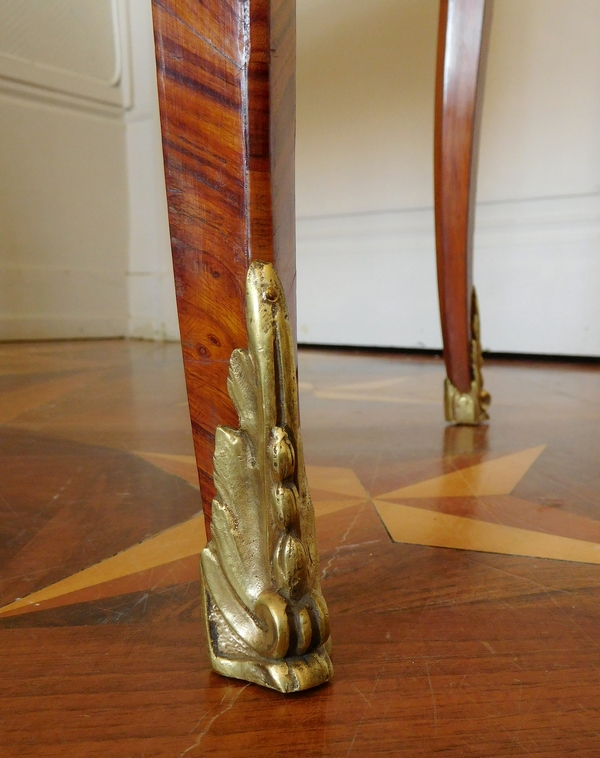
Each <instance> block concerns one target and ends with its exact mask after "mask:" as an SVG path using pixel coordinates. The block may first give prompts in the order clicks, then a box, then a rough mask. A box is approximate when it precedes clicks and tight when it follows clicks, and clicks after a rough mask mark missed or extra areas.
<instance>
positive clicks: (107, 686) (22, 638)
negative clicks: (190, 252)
mask: <svg viewBox="0 0 600 758" xmlns="http://www.w3.org/2000/svg"><path fill="white" fill-rule="evenodd" d="M0 367H1V371H0V409H5V408H7V407H8V408H11V409H14V412H13V414H12V416H11V417H10V418H9V419H6V418H5V420H4V421H3V423H2V424H1V425H0V453H1V455H0V495H1V498H0V530H1V531H0V535H1V539H0V578H1V579H2V583H3V588H4V591H3V594H2V598H3V600H6V599H7V598H8V599H14V597H15V596H21V595H23V594H24V593H26V592H27V591H29V590H32V589H36V588H40V587H42V586H45V585H46V584H47V583H48V582H50V581H54V580H56V579H58V578H60V577H65V576H69V575H71V574H72V573H73V572H75V571H78V570H79V569H81V568H83V567H85V566H89V565H91V564H94V563H96V562H97V561H99V560H102V559H103V558H105V557H107V556H109V555H112V554H113V553H115V552H117V551H119V550H122V549H125V548H127V547H128V546H131V545H135V544H136V543H137V542H139V541H140V540H143V539H146V538H151V537H152V535H154V534H156V533H157V532H159V531H161V530H163V529H164V528H165V527H169V526H172V525H174V524H177V523H181V522H183V521H185V520H187V519H189V518H190V516H192V515H193V514H194V512H196V510H197V505H198V492H197V490H196V489H194V488H193V487H192V486H191V485H190V484H189V483H188V481H187V480H186V479H185V478H182V477H181V476H178V475H176V474H175V473H169V472H168V471H165V470H163V469H161V468H160V467H158V466H156V465H152V464H151V462H150V461H149V460H148V459H149V458H150V457H151V456H150V454H151V453H152V454H157V453H159V454H165V455H173V456H178V457H181V456H191V455H192V453H193V446H192V439H191V435H190V432H189V423H188V420H187V410H186V408H185V385H184V378H183V368H182V364H181V352H180V349H179V346H178V345H175V344H167V345H161V344H153V343H144V342H140V341H133V342H127V341H113V342H85V341H82V342H77V343H65V342H62V343H38V344H31V345H28V344H16V345H0ZM443 374H444V367H443V364H442V362H441V361H440V360H437V359H433V358H424V359H419V358H407V357H402V356H394V355H391V356H385V355H381V354H377V355H366V354H359V353H356V352H354V353H347V354H343V353H339V352H337V353H327V352H325V351H300V379H301V409H302V419H303V436H304V447H305V454H306V457H307V463H308V464H309V470H310V469H311V468H313V467H321V471H322V474H321V475H320V476H319V477H318V479H317V481H318V488H317V487H315V488H313V497H314V499H315V501H316V502H317V503H318V502H319V501H320V500H322V499H323V498H325V499H329V500H330V501H331V503H334V502H335V503H337V502H338V501H339V499H340V498H342V499H343V498H344V497H348V496H350V497H352V498H354V497H357V496H359V495H360V492H361V491H362V489H361V487H360V486H355V483H356V482H361V483H362V486H363V487H364V489H366V490H367V492H368V493H369V494H370V495H371V496H372V497H373V498H377V497H380V496H381V495H382V493H386V492H390V491H392V490H396V489H398V488H400V487H409V486H412V485H415V484H418V483H419V482H422V481H424V480H428V479H431V478H432V477H436V476H441V475H444V474H449V475H452V474H454V473H455V472H457V471H461V470H464V469H466V468H468V467H472V466H474V465H478V464H482V463H484V462H485V461H493V460H499V459H500V458H502V457H504V456H507V455H513V454H516V453H518V452H520V451H523V450H528V449H531V448H534V447H539V446H542V445H545V446H546V447H545V448H544V451H543V452H542V453H540V455H539V456H538V457H537V458H536V459H535V461H534V462H533V463H532V465H531V466H530V468H529V469H528V470H527V471H526V472H525V473H524V475H523V476H522V477H521V479H520V480H519V482H518V483H517V484H516V486H515V488H514V490H513V492H512V493H511V497H514V498H515V499H517V502H515V500H510V501H509V500H508V496H502V497H491V498H486V497H473V496H465V497H457V498H446V499H444V498H440V499H437V500H436V501H435V502H433V501H426V502H422V503H421V504H420V507H423V508H426V509H427V511H430V510H431V509H432V508H435V509H440V510H441V511H443V512H450V511H452V512H455V513H459V514H461V515H469V516H470V517H472V518H473V519H482V520H484V521H486V522H487V523H494V522H496V521H497V522H498V523H510V524H514V525H519V526H522V527H525V528H528V529H542V527H543V528H545V529H549V531H550V533H560V534H565V529H564V528H563V525H562V524H563V523H570V524H571V527H570V528H572V527H573V526H575V527H577V531H575V532H573V533H572V534H571V536H574V537H578V536H582V535H585V532H580V531H579V527H578V526H577V525H578V524H582V523H583V520H584V519H589V520H592V521H594V523H595V529H593V530H592V529H590V530H589V531H588V532H587V535H586V536H587V538H588V539H596V538H597V536H596V535H597V533H598V528H599V527H598V525H600V480H599V473H598V452H599V450H598V448H599V443H598V428H599V425H600V367H599V366H598V365H597V364H596V365H593V364H592V365H590V364H588V365H581V364H580V365H577V364H571V365H569V364H565V363H558V364H552V363H541V362H537V361H536V362H524V361H523V362H508V361H498V360H490V361H489V362H488V363H487V377H486V378H487V379H488V382H489V385H490V387H491V389H492V391H493V392H494V395H495V398H496V400H497V410H496V416H495V423H494V426H493V428H492V427H488V426H487V425H482V426H480V427H477V428H470V427H466V428H461V427H449V428H445V427H444V425H443V423H442V421H441V419H440V417H439V386H440V381H441V380H442V378H443ZM34 389H35V392H34V391H33V390H34ZM134 451H140V453H142V455H140V456H138V455H136V454H135V452H134ZM144 455H145V456H146V458H144V457H143V456H144ZM155 460H157V461H158V460H159V458H158V457H155ZM344 469H348V470H351V471H352V472H354V479H349V480H348V481H341V479H342V476H341V472H343V470H344ZM182 473H183V472H182ZM344 491H345V494H344ZM331 503H330V504H331ZM411 504H412V505H417V501H416V500H412V501H411ZM507 504H508V505H509V508H508V509H507V508H506V505H507ZM507 519H508V521H507ZM544 524H545V527H544ZM542 530H543V529H542ZM317 533H318V539H319V549H320V555H321V570H322V574H323V591H324V593H325V596H326V599H327V602H328V604H329V608H330V612H331V618H332V630H333V644H334V648H333V660H334V665H335V677H334V679H333V681H332V682H331V684H329V685H327V686H325V687H322V688H320V689H316V690H312V691H310V692H306V693H302V694H300V695H297V696H292V697H286V696H283V695H279V694H278V693H275V692H270V691H267V690H264V689H261V688H259V687H255V686H253V685H249V686H247V685H245V684H244V683H239V682H235V681H231V680H227V679H224V678H222V677H219V676H217V675H215V674H212V673H211V672H210V671H209V667H208V656H207V654H206V649H205V640H204V631H203V623H202V619H201V616H200V601H199V596H198V595H199V586H198V582H197V573H196V575H195V576H191V575H190V573H188V572H189V570H190V568H191V567H190V566H189V562H187V563H185V565H184V564H183V563H182V564H180V565H179V567H178V570H174V573H173V576H172V582H173V583H172V584H171V585H168V584H167V583H166V581H165V579H164V578H163V580H162V581H160V582H157V581H156V578H155V577H152V578H151V579H150V581H149V582H148V581H146V580H147V577H146V573H148V572H141V573H140V574H138V575H133V576H130V577H128V578H127V581H120V582H119V583H118V585H119V586H118V587H117V586H112V587H111V586H108V587H107V586H105V587H104V588H103V592H101V593H100V592H96V593H95V592H90V597H88V598H87V599H84V598H83V594H82V595H80V596H78V598H76V599H78V600H79V602H76V603H74V604H69V605H65V606H63V607H55V608H45V609H39V610H36V609H35V608H34V609H32V610H30V612H29V613H25V614H23V615H18V616H13V617H8V618H2V616H1V615H0V682H1V686H2V698H0V755H1V756H2V758H5V757H6V758H17V757H18V758H23V757H25V758H58V757H59V756H60V758H62V757H63V756H68V758H90V757H91V758H123V756H126V757H127V758H149V757H152V758H174V757H177V758H179V756H187V757H188V758H194V757H195V756H204V755H209V756H216V757H217V758H235V757H237V756H248V758H270V757H271V756H281V757H282V758H283V757H284V756H286V757H287V756H289V755H290V754H292V755H297V756H301V757H302V758H313V756H332V757H333V756H335V757H336V758H338V756H339V757H340V758H342V757H345V756H350V758H363V757H364V756H399V755H401V756H422V757H423V758H429V756H432V755H437V754H440V755H448V756H452V757H454V756H457V757H458V756H472V757H473V758H498V757H499V756H540V758H541V757H542V756H543V757H544V758H554V757H555V756H560V757H561V758H562V756H582V757H583V756H585V758H587V757H588V756H590V758H591V757H592V756H596V755H598V754H599V753H600V728H599V727H598V724H599V723H600V673H599V672H600V567H599V566H597V565H588V564H585V563H571V562H568V561H552V560H542V559H536V558H524V557H515V556H513V555H500V554H485V553H480V552H476V551H471V550H452V549H444V548H435V547H426V546H418V545H406V544H401V543H393V542H392V541H391V540H390V537H389V535H388V533H387V532H386V530H385V528H384V525H383V524H382V522H381V520H380V519H379V517H378V516H377V513H376V511H375V509H374V507H373V505H372V503H371V502H370V501H369V499H368V498H367V499H366V500H363V502H362V503H359V504H356V505H352V506H350V507H344V508H343V509H342V510H338V511H336V512H331V513H326V512H325V515H321V516H318V518H317ZM157 557H158V558H160V556H157ZM186 561H188V559H186ZM196 572H197V562H196ZM116 584H117V583H115V585H116ZM136 585H137V586H138V587H139V589H136ZM111 592H113V593H114V592H118V593H119V594H116V595H115V594H113V595H112V596H111Z"/></svg>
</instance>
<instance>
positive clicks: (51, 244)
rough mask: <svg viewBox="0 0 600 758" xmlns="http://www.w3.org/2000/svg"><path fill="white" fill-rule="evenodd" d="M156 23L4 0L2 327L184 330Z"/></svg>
mask: <svg viewBox="0 0 600 758" xmlns="http://www.w3.org/2000/svg"><path fill="white" fill-rule="evenodd" d="M151 23H152V22H151V10H150V0H129V2H127V1H126V0H2V3H0V339H41V338H66V337H110V336H123V335H126V334H130V335H133V336H139V337H150V338H165V337H167V338H169V337H170V338H176V337H177V334H178V330H177V322H176V315H175V298H174V288H173V276H172V270H171V263H170V251H169V239H168V227H167V214H166V201H165V192H164V176H163V171H162V158H161V153H160V131H159V126H158V110H157V95H156V80H155V68H154V58H153V42H152V26H151Z"/></svg>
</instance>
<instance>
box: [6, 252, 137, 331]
mask: <svg viewBox="0 0 600 758" xmlns="http://www.w3.org/2000/svg"><path fill="white" fill-rule="evenodd" d="M126 304H127V290H126V280H125V273H124V272H122V273H121V274H119V273H118V272H114V274H113V275H107V274H106V273H105V272H102V271H95V270H89V269H73V268H59V267H52V266H43V265H38V266H25V265H24V266H17V265H9V264H4V265H0V339H2V340H27V339H69V338H79V337H122V336H124V335H125V334H126V333H127V305H126Z"/></svg>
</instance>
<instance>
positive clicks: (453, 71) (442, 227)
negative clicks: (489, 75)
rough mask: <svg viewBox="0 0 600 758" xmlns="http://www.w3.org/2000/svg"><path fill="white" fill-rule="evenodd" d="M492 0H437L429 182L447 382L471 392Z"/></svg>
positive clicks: (462, 390) (463, 390)
mask: <svg viewBox="0 0 600 758" xmlns="http://www.w3.org/2000/svg"><path fill="white" fill-rule="evenodd" d="M491 13H492V0H441V2H440V20H439V36H438V53H437V77H436V98H435V137H434V145H435V146H434V179H435V225H436V250H437V269H438V291H439V300H440V314H441V320H442V335H443V340H444V358H445V361H446V370H447V374H448V378H449V379H450V381H451V382H452V383H453V384H454V386H455V387H457V388H458V389H459V390H460V391H461V392H469V390H470V389H471V380H472V378H473V377H472V376H471V357H470V351H469V346H470V340H471V292H472V288H473V281H472V259H473V223H474V211H475V190H476V179H477V155H478V143H479V126H480V121H481V101H482V97H483V83H484V78H485V62H486V57H487V47H488V41H489V28H490V23H491Z"/></svg>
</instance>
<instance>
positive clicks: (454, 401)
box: [444, 288, 492, 425]
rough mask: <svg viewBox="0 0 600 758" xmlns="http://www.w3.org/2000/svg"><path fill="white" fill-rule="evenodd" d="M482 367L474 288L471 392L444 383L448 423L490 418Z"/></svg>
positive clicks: (488, 398) (479, 421)
mask: <svg viewBox="0 0 600 758" xmlns="http://www.w3.org/2000/svg"><path fill="white" fill-rule="evenodd" d="M482 366H483V357H482V355H481V334H480V326H479V305H478V303H477V294H476V292H475V288H473V299H472V301H471V390H470V391H469V392H460V390H458V389H457V388H456V387H455V386H454V385H453V384H452V382H451V381H450V379H448V378H446V381H445V382H444V410H445V413H446V421H450V422H451V423H454V424H472V425H474V424H480V423H481V422H482V421H486V420H487V419H488V418H489V416H488V414H487V410H488V408H489V407H490V403H491V402H492V397H491V395H490V393H489V392H487V391H486V390H485V389H484V388H483V375H482V373H481V367H482Z"/></svg>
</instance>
